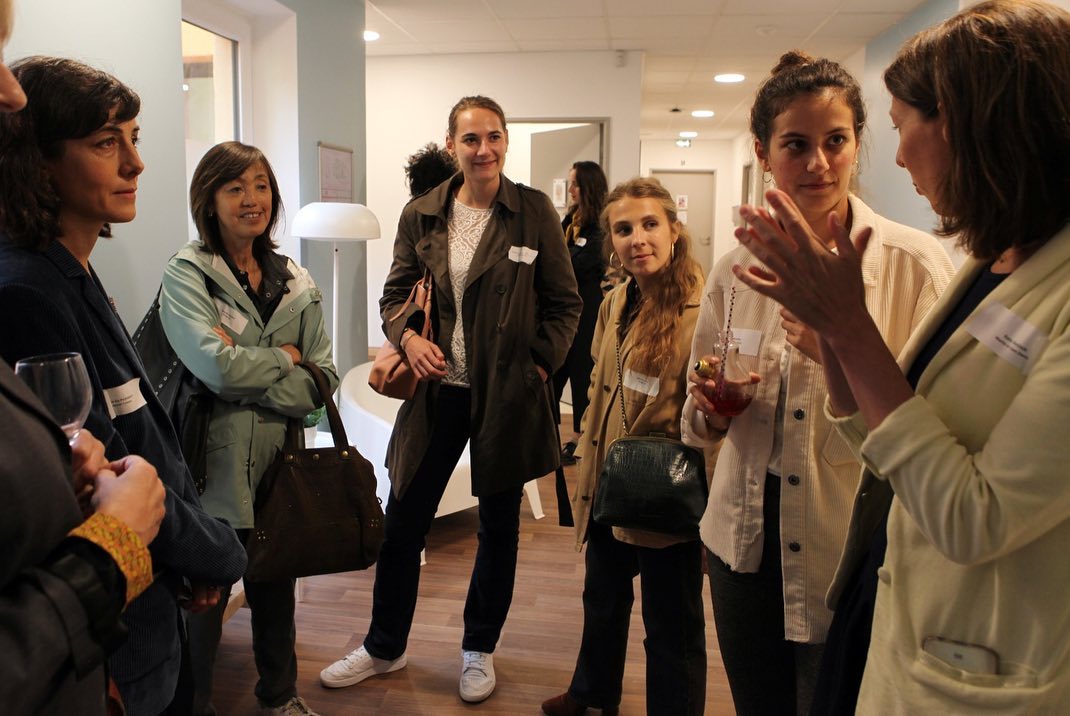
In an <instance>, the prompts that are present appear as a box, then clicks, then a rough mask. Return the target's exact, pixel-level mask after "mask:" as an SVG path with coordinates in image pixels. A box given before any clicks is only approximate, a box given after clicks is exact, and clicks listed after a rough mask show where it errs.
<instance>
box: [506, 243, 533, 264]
mask: <svg viewBox="0 0 1070 716" xmlns="http://www.w3.org/2000/svg"><path fill="white" fill-rule="evenodd" d="M538 255H539V250H538V249H529V248H528V247H527V246H512V247H510V248H509V258H510V259H512V260H513V261H516V262H517V263H522V264H530V263H533V262H534V261H535V257H536V256H538Z"/></svg>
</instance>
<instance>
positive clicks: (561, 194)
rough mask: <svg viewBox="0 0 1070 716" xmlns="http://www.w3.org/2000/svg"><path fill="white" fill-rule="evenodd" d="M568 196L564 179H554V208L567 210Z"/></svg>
mask: <svg viewBox="0 0 1070 716" xmlns="http://www.w3.org/2000/svg"><path fill="white" fill-rule="evenodd" d="M566 196H567V190H566V184H565V180H564V179H554V195H553V197H552V198H553V202H554V207H556V208H558V209H564V208H565V197H566Z"/></svg>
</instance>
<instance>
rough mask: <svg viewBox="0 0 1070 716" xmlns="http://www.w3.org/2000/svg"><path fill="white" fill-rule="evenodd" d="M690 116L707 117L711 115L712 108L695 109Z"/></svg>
mask: <svg viewBox="0 0 1070 716" xmlns="http://www.w3.org/2000/svg"><path fill="white" fill-rule="evenodd" d="M691 116H692V117H698V118H699V119H708V118H709V117H712V116H713V110H712V109H696V110H695V111H694V112H692V113H691Z"/></svg>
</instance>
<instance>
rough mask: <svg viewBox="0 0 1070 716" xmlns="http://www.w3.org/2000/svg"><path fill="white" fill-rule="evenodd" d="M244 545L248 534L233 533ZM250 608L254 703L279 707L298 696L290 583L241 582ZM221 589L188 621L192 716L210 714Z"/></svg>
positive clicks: (220, 628)
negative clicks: (216, 599) (216, 600)
mask: <svg viewBox="0 0 1070 716" xmlns="http://www.w3.org/2000/svg"><path fill="white" fill-rule="evenodd" d="M237 532H238V539H240V540H241V541H242V543H243V544H244V543H245V540H246V539H247V538H248V536H249V530H237ZM242 584H243V586H244V588H245V601H246V602H247V603H248V604H249V611H250V613H251V620H250V621H251V622H252V631H253V658H254V660H255V661H256V673H257V676H258V677H259V678H258V679H257V682H256V688H255V693H256V698H257V699H258V700H259V701H260V703H262V704H264V705H265V706H279V705H281V704H284V703H286V702H287V701H289V700H290V699H291V698H293V697H294V696H296V695H297V653H296V651H295V646H296V642H297V631H296V628H295V627H294V607H295V601H294V580H292V579H280V580H276V581H272V582H253V581H251V580H249V579H244V580H242ZM230 590H231V588H230V587H226V588H224V589H223V593H222V595H221V596H220V598H219V604H218V605H216V606H215V607H214V608H212V609H210V610H209V611H207V612H204V613H203V614H194V615H191V616H190V618H189V654H190V665H191V667H192V669H191V670H192V676H193V689H194V693H193V713H194V714H195V715H197V716H200V715H201V714H214V713H215V710H214V708H213V707H212V689H213V683H214V675H213V672H214V670H215V658H216V651H217V650H218V648H219V638H220V635H221V634H222V633H223V612H224V610H225V609H226V607H227V600H228V599H230Z"/></svg>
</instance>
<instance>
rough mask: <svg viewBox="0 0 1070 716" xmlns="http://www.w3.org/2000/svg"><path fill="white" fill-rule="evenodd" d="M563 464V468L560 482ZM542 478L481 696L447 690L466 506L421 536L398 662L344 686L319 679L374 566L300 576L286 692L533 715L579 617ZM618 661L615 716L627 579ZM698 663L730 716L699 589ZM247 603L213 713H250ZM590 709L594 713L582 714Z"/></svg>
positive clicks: (382, 709) (631, 681)
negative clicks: (491, 687)
mask: <svg viewBox="0 0 1070 716" xmlns="http://www.w3.org/2000/svg"><path fill="white" fill-rule="evenodd" d="M571 472H572V470H571V469H569V470H568V473H569V474H568V475H567V476H568V478H569V482H570V484H571V481H572V480H571V478H572V475H571ZM553 480H554V478H553V476H552V475H550V476H548V477H544V478H542V479H540V480H539V481H538V482H539V492H540V495H541V497H542V504H543V509H544V511H545V512H546V517H544V518H543V519H541V520H535V519H534V518H533V517H532V515H531V510H530V508H529V507H528V505H527V500H526V499H525V501H524V504H523V506H522V507H521V526H520V532H521V534H520V557H519V563H518V566H517V579H516V589H515V593H514V598H513V605H512V609H511V611H510V613H509V619H508V621H507V622H506V624H505V629H504V631H503V633H502V639H501V643H500V645H499V646H498V649H497V651H496V652H495V655H494V667H495V671H496V673H497V679H498V685H497V689H496V690H495V692H494V694H493V695H492V696H491V697H490V698H489V699H488V700H487V701H485V702H483V703H482V704H478V705H469V704H465V703H464V702H463V701H461V699H460V697H459V696H458V695H457V681H458V678H459V676H460V668H461V667H460V665H461V652H460V644H461V635H462V629H463V625H462V619H461V615H462V612H463V609H464V599H465V596H466V594H467V590H468V578H469V575H470V573H471V569H472V562H473V559H474V556H475V545H476V538H475V531H476V528H477V526H478V515H477V511H476V510H475V509H474V508H473V509H469V510H466V511H464V512H459V513H455V514H452V515H447V516H446V517H441V518H439V519H437V520H435V522H434V526H433V527H432V529H431V533H430V535H429V536H428V540H427V560H428V563H427V565H426V566H425V567H424V568H423V571H422V572H421V577H420V599H419V603H418V604H417V607H416V616H415V620H414V623H413V627H412V632H411V635H410V638H409V648H408V656H409V664H408V666H407V667H406V668H404V669H402V670H400V671H397V672H394V673H392V674H388V675H384V676H378V677H373V678H371V679H368V680H367V681H364V682H362V683H360V684H357V685H356V686H351V687H349V688H345V689H325V688H323V687H322V686H320V683H319V672H320V669H322V668H323V667H324V666H326V665H327V664H330V663H331V662H332V661H334V660H335V659H338V658H340V657H342V656H343V655H345V654H346V653H347V652H348V651H349V650H351V649H355V648H357V647H358V646H360V643H361V641H362V640H363V638H364V634H365V632H366V630H367V628H368V621H369V619H370V616H371V592H372V584H373V581H374V578H375V569H374V568H372V569H369V570H367V571H365V572H351V573H347V574H337V575H326V576H320V577H310V578H308V579H306V580H304V600H303V601H301V602H299V603H298V605H297V658H298V684H297V688H298V693H299V694H300V695H301V696H303V697H304V698H305V700H306V701H307V702H308V703H309V704H310V705H311V706H312V707H313V708H314V709H316V710H317V711H319V712H320V713H321V714H324V716H328V715H332V716H334V715H337V716H341V715H349V714H354V715H356V714H360V715H365V714H367V715H369V716H375V715H383V716H408V715H410V714H412V715H415V714H436V715H439V714H442V715H449V714H469V715H472V714H477V713H478V714H481V715H485V716H492V715H501V716H505V715H509V716H512V715H514V714H532V715H534V714H540V713H542V712H541V710H540V708H539V705H540V704H541V703H542V702H543V700H545V699H547V698H549V697H551V696H554V695H556V694H558V693H560V692H562V691H564V690H565V689H566V688H567V687H568V684H569V679H570V678H571V676H572V668H573V666H574V665H575V659H576V652H577V650H578V649H579V635H580V628H581V625H582V620H583V610H582V605H581V603H580V594H581V592H582V589H583V573H584V568H583V555H582V554H581V553H578V552H576V551H575V547H574V545H575V540H574V538H573V531H572V529H571V528H563V527H558V526H557V504H556V498H555V492H554V482H553ZM635 584H636V603H635V606H634V608H633V614H632V624H631V631H630V639H629V645H628V666H627V670H626V672H625V679H624V697H623V700H622V702H621V713H622V714H625V715H628V716H638V715H639V714H643V713H645V710H646V709H645V697H644V689H645V678H644V669H645V666H646V657H645V654H644V652H643V624H642V619H641V616H640V613H641V605H640V597H639V593H638V592H639V583H638V580H636V583H635ZM704 599H705V602H706V641H707V651H708V653H709V669H708V681H707V690H706V713H707V714H715V715H716V716H732V714H734V710H733V708H732V699H731V696H730V694H729V691H728V683H727V681H726V680H725V675H724V669H723V667H722V666H721V659H720V653H719V652H718V650H717V638H716V633H715V630H714V628H713V616H712V613H711V608H710V600H709V585H708V584H707V585H706V587H705V594H704ZM255 684H256V666H255V664H254V663H253V655H252V648H251V637H250V632H249V610H248V609H240V610H238V612H237V614H236V615H235V616H234V617H233V618H232V619H231V620H230V621H229V622H227V624H226V625H225V626H224V628H223V639H222V643H221V644H220V648H219V656H218V661H217V666H216V689H215V698H214V704H215V707H216V710H217V712H218V713H219V714H220V715H221V716H230V715H234V716H246V715H247V714H250V715H251V714H256V713H257V703H256V697H255V696H254V695H253V687H254V686H255ZM588 713H590V714H596V713H597V712H596V711H590V712H588Z"/></svg>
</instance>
